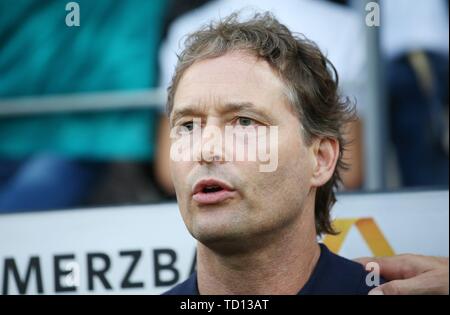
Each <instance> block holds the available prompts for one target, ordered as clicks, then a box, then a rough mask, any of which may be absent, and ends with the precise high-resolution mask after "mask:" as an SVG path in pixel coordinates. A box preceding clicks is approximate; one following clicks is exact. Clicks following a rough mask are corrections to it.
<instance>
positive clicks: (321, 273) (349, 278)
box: [163, 244, 384, 295]
mask: <svg viewBox="0 0 450 315" xmlns="http://www.w3.org/2000/svg"><path fill="white" fill-rule="evenodd" d="M367 273H368V272H367V271H365V269H364V267H363V266H362V265H360V264H358V263H356V262H354V261H351V260H348V259H346V258H343V257H341V256H338V255H336V254H334V253H332V252H331V251H330V250H329V249H328V248H327V247H326V246H325V245H323V244H320V257H319V260H318V262H317V265H316V267H315V268H314V270H313V272H312V274H311V276H310V278H309V280H308V281H307V282H306V284H305V285H304V286H303V288H302V289H301V290H300V292H298V295H307V294H309V295H314V294H316V295H318V294H346V295H349V294H352V295H366V294H367V293H369V291H370V290H371V289H373V287H369V286H367V285H366V276H367ZM382 283H384V280H383V279H380V284H382ZM163 294H164V295H198V294H199V292H198V287H197V273H196V272H194V273H193V274H192V275H191V276H190V277H189V279H187V280H186V281H184V282H183V283H180V284H178V285H177V286H175V287H174V288H172V289H171V290H169V291H167V292H165V293H163Z"/></svg>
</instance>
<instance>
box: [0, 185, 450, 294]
mask: <svg viewBox="0 0 450 315" xmlns="http://www.w3.org/2000/svg"><path fill="white" fill-rule="evenodd" d="M448 198H449V193H448V191H428V192H399V193H374V194H344V195H340V196H339V197H338V200H339V201H338V202H337V204H336V206H335V208H334V210H333V217H334V218H335V226H336V228H337V229H338V230H339V231H340V232H341V233H340V234H339V235H338V236H332V237H325V238H324V239H323V240H322V241H323V242H325V243H326V244H327V246H328V247H329V248H330V249H331V250H333V251H335V252H338V253H339V254H340V255H342V256H345V257H348V258H356V257H359V256H374V255H376V256H381V255H393V254H400V253H418V254H424V255H438V256H448V251H449V199H448ZM0 240H1V241H0V268H1V269H0V281H1V290H2V291H1V293H2V294H18V293H27V294H36V293H41V294H80V293H81V294H104V293H120V294H159V293H162V292H163V291H166V290H167V289H169V288H170V287H172V286H173V285H174V284H175V283H177V282H180V281H183V280H184V279H186V278H187V277H188V275H189V274H190V272H191V271H192V270H193V268H194V265H195V240H194V239H193V238H192V237H191V236H190V234H189V233H188V231H187V230H186V228H185V226H184V223H183V221H182V219H181V216H180V215H179V212H178V208H177V205H176V204H175V203H173V204H172V203H171V204H158V205H146V206H127V207H112V208H95V209H74V210H61V211H48V212H34V213H20V214H2V215H0Z"/></svg>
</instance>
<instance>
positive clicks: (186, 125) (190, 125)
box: [181, 121, 194, 131]
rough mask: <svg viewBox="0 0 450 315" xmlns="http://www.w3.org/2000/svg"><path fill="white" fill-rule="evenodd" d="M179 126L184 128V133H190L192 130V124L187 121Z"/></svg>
mask: <svg viewBox="0 0 450 315" xmlns="http://www.w3.org/2000/svg"><path fill="white" fill-rule="evenodd" d="M181 126H182V127H184V128H185V129H186V131H192V130H193V129H194V122H193V121H187V122H185V123H182V124H181Z"/></svg>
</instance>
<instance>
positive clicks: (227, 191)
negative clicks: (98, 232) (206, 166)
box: [192, 179, 236, 205]
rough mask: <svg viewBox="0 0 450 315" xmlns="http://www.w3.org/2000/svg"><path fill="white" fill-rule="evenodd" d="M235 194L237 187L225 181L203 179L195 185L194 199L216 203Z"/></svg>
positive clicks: (200, 201)
mask: <svg viewBox="0 0 450 315" xmlns="http://www.w3.org/2000/svg"><path fill="white" fill-rule="evenodd" d="M235 194H236V191H235V189H234V188H233V187H232V186H231V185H229V184H227V183H225V182H223V181H220V180H217V179H203V180H201V181H199V182H198V183H197V184H196V185H195V186H194V189H193V196H192V199H193V200H194V201H196V202H197V203H199V204H204V205H206V204H216V203H220V202H222V201H224V200H226V199H229V198H231V197H233V196H234V195H235Z"/></svg>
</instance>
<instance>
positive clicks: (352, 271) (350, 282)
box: [300, 244, 384, 295]
mask: <svg viewBox="0 0 450 315" xmlns="http://www.w3.org/2000/svg"><path fill="white" fill-rule="evenodd" d="M373 280H375V279H373V277H372V275H371V274H369V272H368V271H366V270H365V268H364V266H362V265H361V264H359V263H357V262H354V261H352V260H349V259H347V258H344V257H342V256H339V255H336V254H334V253H332V252H331V251H330V250H329V249H328V248H327V247H326V246H325V245H323V244H321V257H320V258H319V261H318V263H317V266H316V268H315V270H314V271H313V274H312V275H311V277H310V279H309V280H308V282H307V283H306V285H305V286H304V288H303V289H302V290H301V291H300V294H349V295H366V294H368V293H369V291H370V290H372V289H373V288H374V286H373V284H372V283H373V282H374V281H373ZM380 283H384V280H383V279H382V278H380Z"/></svg>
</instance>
